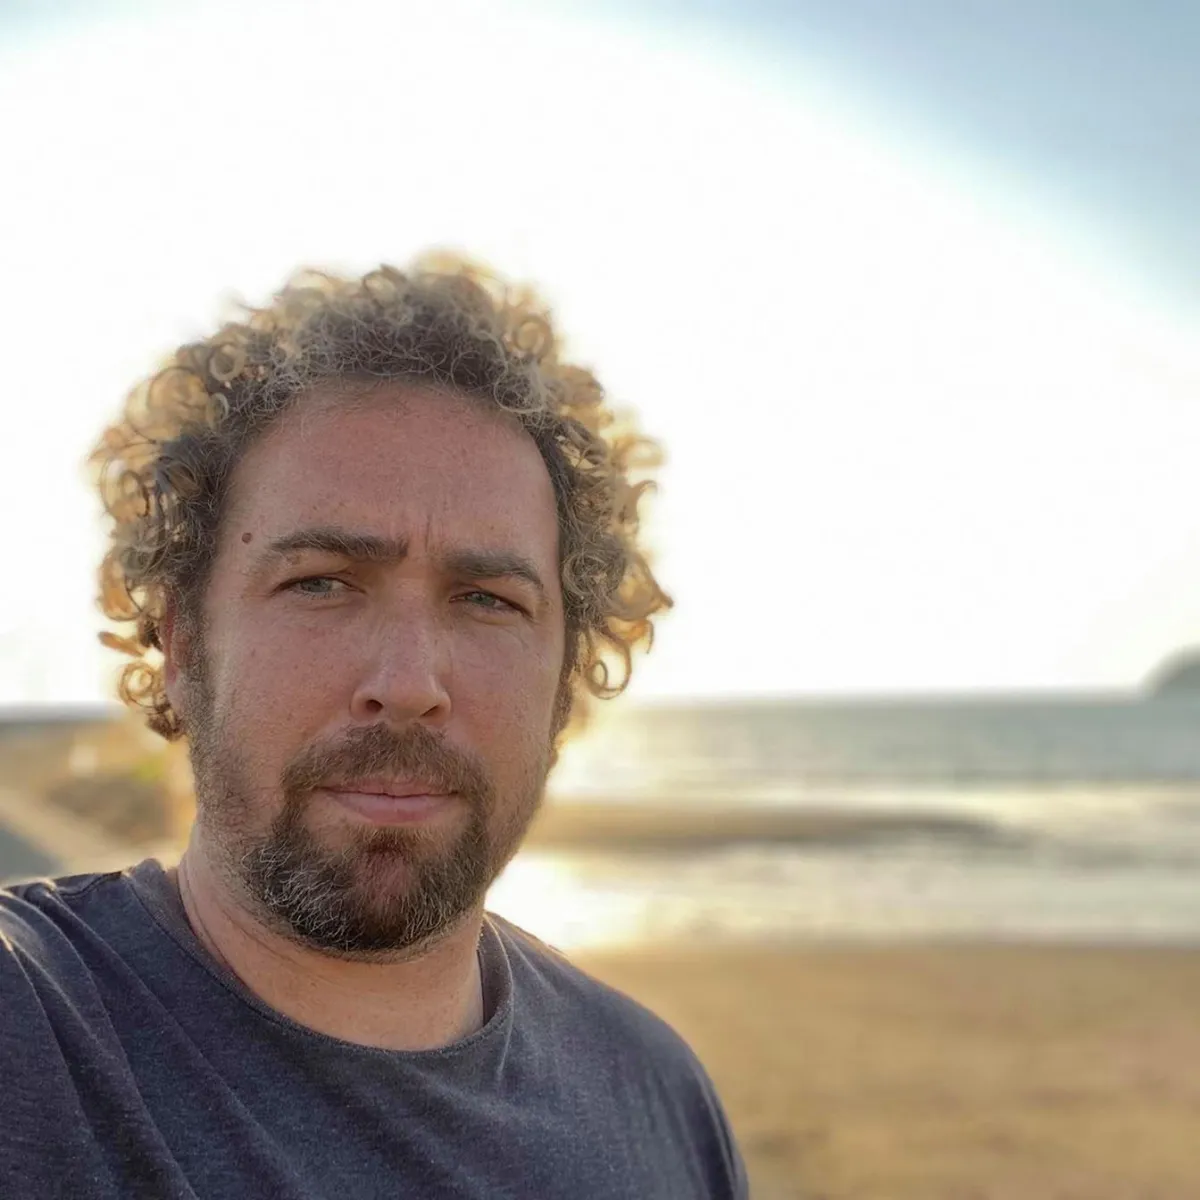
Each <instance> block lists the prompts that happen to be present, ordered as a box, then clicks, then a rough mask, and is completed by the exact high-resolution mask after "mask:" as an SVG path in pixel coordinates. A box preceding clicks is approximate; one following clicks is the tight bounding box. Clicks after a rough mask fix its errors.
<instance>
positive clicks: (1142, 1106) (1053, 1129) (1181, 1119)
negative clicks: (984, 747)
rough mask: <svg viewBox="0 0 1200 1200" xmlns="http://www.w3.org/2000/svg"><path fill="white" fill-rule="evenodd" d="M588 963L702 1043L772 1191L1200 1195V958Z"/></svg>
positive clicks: (873, 957) (905, 1196) (731, 958)
mask: <svg viewBox="0 0 1200 1200" xmlns="http://www.w3.org/2000/svg"><path fill="white" fill-rule="evenodd" d="M574 957H575V959H576V961H577V962H579V963H580V965H582V966H584V967H585V968H586V969H588V970H591V971H592V972H593V973H594V974H596V975H598V976H599V977H601V978H603V979H605V980H607V981H608V982H610V983H613V984H615V985H616V986H617V987H620V988H621V989H623V990H624V991H626V992H628V993H630V994H631V995H633V996H636V997H637V998H638V999H640V1000H642V1001H643V1002H644V1003H646V1004H648V1005H649V1006H650V1007H651V1008H653V1009H654V1010H655V1011H657V1012H658V1013H659V1014H660V1015H662V1016H664V1017H665V1018H666V1019H667V1020H669V1021H670V1022H671V1023H672V1024H673V1025H674V1026H675V1027H676V1028H677V1029H678V1030H679V1031H680V1032H681V1033H682V1034H683V1035H684V1036H685V1037H686V1038H687V1039H688V1040H689V1042H691V1044H692V1046H693V1047H694V1048H695V1049H696V1051H697V1053H698V1054H699V1055H700V1057H701V1059H702V1060H703V1061H704V1062H705V1064H706V1066H707V1067H708V1069H709V1071H710V1073H711V1074H712V1076H713V1078H714V1080H715V1081H716V1083H717V1087H718V1089H719V1091H720V1093H721V1095H722V1098H723V1099H724V1101H725V1104H726V1107H727V1108H728V1110H729V1112H730V1115H731V1118H732V1121H733V1123H734V1126H735V1130H736V1133H737V1135H738V1138H739V1141H740V1143H741V1145H742V1148H743V1152H744V1154H745V1157H746V1159H747V1162H748V1163H749V1165H750V1168H751V1178H752V1179H753V1180H754V1183H755V1188H754V1192H753V1195H754V1196H755V1197H758V1198H761V1200H778V1198H781V1197H806V1198H808V1200H818V1198H819V1200H850V1198H853V1200H916V1198H920V1200H952V1198H953V1200H999V1198H1001V1197H1003V1198H1004V1200H1051V1198H1053V1200H1185V1198H1187V1197H1192V1196H1197V1197H1200V950H1190V949H1188V950H1184V949H1165V948H1164V949H1156V948H1147V949H1138V948H1084V947H1073V948H1056V947H1029V946H1000V945H997V946H984V945H958V946H953V945H951V946H945V945H943V946H924V947H922V946H887V947H883V946H880V947H854V948H849V947H805V948H799V949H796V948H782V949H740V948H739V949H712V950H708V951H705V950H702V949H696V950H684V949H679V948H671V949H666V950H662V951H654V950H639V951H633V952H623V953H620V954H616V953H611V954H604V955H601V954H588V955H575V956H574Z"/></svg>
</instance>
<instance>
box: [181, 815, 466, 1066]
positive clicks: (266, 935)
mask: <svg viewBox="0 0 1200 1200" xmlns="http://www.w3.org/2000/svg"><path fill="white" fill-rule="evenodd" d="M170 874H171V875H172V877H173V881H174V882H175V884H176V886H177V887H178V888H179V894H180V898H181V900H182V901H183V907H184V911H185V912H186V913H187V918H188V922H189V924H190V925H191V927H192V930H193V932H194V933H195V934H196V937H197V938H198V939H199V941H200V943H201V944H202V945H203V946H204V947H205V949H206V950H208V952H209V953H210V954H211V955H212V956H213V957H214V958H215V959H216V960H217V961H218V962H220V963H222V964H223V965H224V966H225V967H226V968H227V969H228V970H230V971H232V972H233V973H234V974H235V975H236V976H237V977H238V979H240V980H241V982H242V983H243V984H244V985H245V986H246V987H247V988H249V989H250V991H251V992H253V993H254V994H255V995H256V996H257V997H258V998H259V999H260V1000H262V1001H263V1002H264V1003H265V1004H268V1005H270V1006H271V1007H272V1008H273V1009H275V1010H276V1011H277V1012H280V1013H282V1014H283V1015H284V1016H287V1017H289V1018H291V1019H292V1020H293V1021H295V1022H297V1023H298V1024H300V1025H303V1026H305V1027H306V1028H308V1029H312V1030H314V1031H315V1032H317V1033H323V1034H326V1035H327V1036H329V1037H334V1038H338V1039H340V1040H342V1041H347V1042H353V1043H355V1044H357V1045H360V1046H374V1047H378V1048H379V1049H384V1050H430V1049H435V1048H437V1047H440V1046H447V1045H450V1044H451V1043H453V1042H456V1041H460V1040H461V1039H462V1038H464V1037H466V1036H468V1035H469V1034H471V1033H474V1032H475V1031H476V1030H477V1029H479V1028H481V1027H482V1025H483V1022H484V1012H483V995H482V982H481V978H480V971H479V957H478V945H479V936H480V929H481V926H482V922H483V913H482V911H481V910H480V911H476V912H473V913H471V914H470V915H469V917H468V918H467V919H466V920H465V921H463V922H462V923H460V924H459V925H458V926H456V927H455V928H454V929H453V930H452V931H451V932H450V933H448V934H446V935H445V936H444V937H442V938H441V939H439V940H438V942H437V943H436V944H435V945H433V946H431V947H430V948H428V949H427V950H425V951H424V952H422V953H421V954H420V955H418V956H416V957H412V958H407V959H405V960H404V961H400V962H378V961H370V962H364V961H354V960H346V959H341V958H332V957H330V956H329V955H327V954H322V953H321V952H320V951H319V950H315V949H312V948H310V947H307V946H304V945H301V944H299V943H297V942H294V941H292V940H290V939H289V938H286V937H283V936H282V935H280V934H279V933H278V932H276V931H275V930H273V929H270V928H269V927H268V926H267V925H265V924H264V923H263V922H262V921H261V920H260V919H258V918H257V917H256V916H255V915H254V914H252V913H250V912H249V911H248V910H247V908H246V906H245V903H244V902H243V901H240V900H239V898H238V897H236V896H235V895H233V894H232V892H231V890H230V889H229V888H228V887H227V886H225V885H224V883H223V881H222V880H221V878H220V875H219V873H217V872H215V871H213V870H212V868H211V866H210V864H209V862H208V860H207V858H206V856H205V855H204V853H203V850H202V848H201V847H200V846H199V845H198V844H197V841H196V838H195V836H194V835H193V838H192V842H191V844H189V846H188V848H187V850H186V852H185V853H184V855H183V858H182V859H181V860H180V863H179V866H178V867H177V868H175V869H174V870H173V871H171V872H170Z"/></svg>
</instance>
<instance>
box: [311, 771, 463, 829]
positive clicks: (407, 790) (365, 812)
mask: <svg viewBox="0 0 1200 1200" xmlns="http://www.w3.org/2000/svg"><path fill="white" fill-rule="evenodd" d="M321 790H322V791H324V792H325V793H326V795H328V796H329V797H330V798H331V799H332V800H333V801H334V802H335V803H337V804H338V805H340V806H341V807H342V808H344V809H347V810H349V811H350V812H352V813H355V814H356V815H357V816H359V817H361V818H364V819H365V820H367V821H369V822H371V823H372V824H375V825H410V824H414V823H421V822H425V821H431V820H434V819H437V818H439V817H440V816H442V815H444V814H448V813H451V812H453V811H454V810H455V809H456V808H457V804H456V801H455V796H454V793H453V792H446V791H441V790H439V789H438V785H436V784H431V783H426V782H424V781H422V780H404V781H403V782H401V781H398V780H391V779H385V780H380V779H370V780H363V781H361V782H355V783H339V784H338V785H337V786H336V787H334V786H327V787H325V788H322V789H321Z"/></svg>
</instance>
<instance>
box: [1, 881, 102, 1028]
mask: <svg viewBox="0 0 1200 1200" xmlns="http://www.w3.org/2000/svg"><path fill="white" fill-rule="evenodd" d="M120 875H121V873H120V872H112V873H108V874H103V875H100V874H95V875H69V876H62V877H59V878H57V879H38V880H34V881H32V882H29V883H22V884H20V885H18V886H11V887H7V888H0V993H3V995H4V999H5V1003H6V1004H7V1005H8V1006H10V1011H11V1006H12V1005H13V1004H14V1003H16V1002H17V1000H18V997H21V996H24V997H25V999H26V1000H28V1001H36V1002H38V1003H39V1004H40V1005H42V1006H44V1007H45V1006H50V1007H64V1008H70V1007H71V1006H74V1007H75V1008H76V1009H77V1010H79V1011H84V1010H86V1009H88V1008H90V1007H91V1004H90V1001H91V1000H93V999H94V997H95V992H96V987H95V981H94V977H93V969H94V967H95V966H96V964H97V962H98V960H99V959H101V958H102V957H103V939H102V937H101V936H99V934H98V932H97V930H96V929H95V928H94V926H93V918H94V916H95V913H96V911H97V906H98V905H99V906H102V905H103V903H104V896H105V890H106V889H105V886H104V885H105V884H106V883H108V882H109V881H111V880H117V879H119V878H120Z"/></svg>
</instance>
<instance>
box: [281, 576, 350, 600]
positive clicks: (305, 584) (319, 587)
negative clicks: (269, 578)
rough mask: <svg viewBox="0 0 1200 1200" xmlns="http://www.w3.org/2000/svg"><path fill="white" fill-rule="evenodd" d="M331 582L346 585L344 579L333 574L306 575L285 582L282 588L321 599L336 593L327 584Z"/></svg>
mask: <svg viewBox="0 0 1200 1200" xmlns="http://www.w3.org/2000/svg"><path fill="white" fill-rule="evenodd" d="M331 584H340V585H341V586H342V587H344V586H345V583H344V581H343V580H341V579H337V578H335V577H334V576H332V575H306V576H304V578H303V579H293V580H292V581H291V582H290V583H285V584H284V585H283V588H282V590H283V591H285V592H298V593H299V594H300V595H301V596H311V597H313V598H314V599H320V598H323V597H325V596H332V595H335V594H336V592H335V591H334V590H333V588H332V587H329V586H325V585H331Z"/></svg>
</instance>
